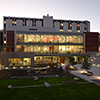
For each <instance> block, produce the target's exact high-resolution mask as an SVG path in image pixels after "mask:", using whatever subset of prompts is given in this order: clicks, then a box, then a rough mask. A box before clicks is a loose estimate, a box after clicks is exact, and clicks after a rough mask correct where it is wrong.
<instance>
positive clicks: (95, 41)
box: [84, 32, 99, 52]
mask: <svg viewBox="0 0 100 100" xmlns="http://www.w3.org/2000/svg"><path fill="white" fill-rule="evenodd" d="M84 34H85V51H86V52H90V51H98V45H99V33H96V32H86V33H84Z"/></svg>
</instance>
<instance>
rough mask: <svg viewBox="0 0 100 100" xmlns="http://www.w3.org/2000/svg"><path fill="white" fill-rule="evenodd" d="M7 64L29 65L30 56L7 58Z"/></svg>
mask: <svg viewBox="0 0 100 100" xmlns="http://www.w3.org/2000/svg"><path fill="white" fill-rule="evenodd" d="M8 63H9V66H28V65H31V58H9V59H8Z"/></svg>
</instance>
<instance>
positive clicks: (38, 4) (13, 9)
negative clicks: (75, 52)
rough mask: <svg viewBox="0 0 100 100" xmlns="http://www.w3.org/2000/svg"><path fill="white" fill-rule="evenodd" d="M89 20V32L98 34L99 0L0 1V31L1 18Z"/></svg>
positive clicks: (99, 24)
mask: <svg viewBox="0 0 100 100" xmlns="http://www.w3.org/2000/svg"><path fill="white" fill-rule="evenodd" d="M47 13H49V15H50V16H53V18H54V19H65V20H69V19H70V20H82V21H83V20H89V21H90V31H91V32H100V0H0V29H3V16H15V17H29V18H42V17H43V15H47Z"/></svg>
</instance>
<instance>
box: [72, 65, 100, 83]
mask: <svg viewBox="0 0 100 100" xmlns="http://www.w3.org/2000/svg"><path fill="white" fill-rule="evenodd" d="M74 66H75V67H77V68H78V70H77V71H71V74H73V75H75V76H77V77H80V78H82V79H84V80H86V81H88V82H94V83H96V84H97V85H100V81H99V80H100V67H97V66H92V68H91V69H90V70H91V71H92V72H93V73H94V74H93V76H87V75H83V74H81V71H82V70H83V69H81V64H76V65H74Z"/></svg>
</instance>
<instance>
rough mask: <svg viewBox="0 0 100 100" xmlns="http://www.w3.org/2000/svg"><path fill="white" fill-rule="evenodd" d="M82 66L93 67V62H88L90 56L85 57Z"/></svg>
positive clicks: (84, 67)
mask: <svg viewBox="0 0 100 100" xmlns="http://www.w3.org/2000/svg"><path fill="white" fill-rule="evenodd" d="M81 68H82V69H86V70H89V69H90V68H91V63H89V62H88V57H85V59H84V62H83V63H82V67H81Z"/></svg>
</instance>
